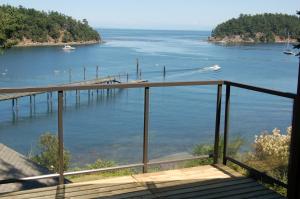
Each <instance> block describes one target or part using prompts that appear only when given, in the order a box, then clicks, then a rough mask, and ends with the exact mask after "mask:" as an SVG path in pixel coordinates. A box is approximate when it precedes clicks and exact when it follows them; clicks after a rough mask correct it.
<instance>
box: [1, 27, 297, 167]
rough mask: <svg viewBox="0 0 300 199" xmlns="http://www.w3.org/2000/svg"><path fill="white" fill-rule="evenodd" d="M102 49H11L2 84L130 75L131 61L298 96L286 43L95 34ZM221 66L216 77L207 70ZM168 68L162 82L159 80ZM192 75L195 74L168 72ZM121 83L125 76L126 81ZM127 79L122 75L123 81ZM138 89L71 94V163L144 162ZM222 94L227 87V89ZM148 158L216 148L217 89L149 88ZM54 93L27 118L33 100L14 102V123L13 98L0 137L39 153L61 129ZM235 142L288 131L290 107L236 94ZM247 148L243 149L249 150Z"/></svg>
mask: <svg viewBox="0 0 300 199" xmlns="http://www.w3.org/2000/svg"><path fill="white" fill-rule="evenodd" d="M99 31H100V32H101V33H102V36H103V38H104V40H105V41H106V43H105V44H102V45H98V44H97V45H86V46H78V47H77V48H76V50H75V51H72V52H64V51H63V50H62V49H61V47H34V48H12V49H9V50H5V51H4V52H2V54H1V55H0V86H1V87H20V86H21V87H23V86H39V85H49V84H56V83H67V82H69V70H70V69H71V70H72V81H77V80H83V67H86V69H87V71H86V72H87V74H86V76H87V79H93V78H95V71H96V66H97V65H98V66H100V76H108V75H119V74H120V75H123V74H125V73H129V80H135V79H136V78H137V77H136V73H135V70H136V65H135V62H136V58H138V59H139V61H140V68H141V70H142V79H145V80H148V81H151V82H156V81H194V80H215V79H226V80H232V81H238V82H243V83H247V84H253V85H257V86H262V87H267V88H273V89H278V90H283V91H289V92H295V90H296V77H297V72H298V71H297V64H298V60H297V58H296V57H293V56H287V55H284V54H283V53H282V51H283V47H284V45H280V44H256V45H235V46H225V45H216V44H212V43H208V42H206V39H207V37H208V36H209V32H202V31H161V30H160V31H157V30H111V29H103V30H99ZM214 64H218V65H219V66H220V67H221V70H219V71H213V70H211V68H209V67H210V66H212V65H214ZM163 66H166V69H167V75H166V77H165V78H164V77H163V75H162V70H163ZM191 68H198V70H190V71H189V70H187V71H174V70H179V69H191ZM122 77H123V76H122ZM122 80H123V81H126V79H125V78H123V79H122ZM143 92H144V91H143V90H142V89H128V90H117V89H116V90H110V91H109V92H107V91H99V93H98V94H97V93H96V91H94V92H93V97H90V99H88V94H87V92H81V98H80V103H78V102H77V103H76V100H75V94H74V92H69V93H67V107H66V109H65V111H64V133H65V146H66V148H67V149H68V150H70V151H71V154H72V161H73V164H74V165H82V164H84V163H89V162H93V161H94V160H95V159H98V158H101V159H109V160H114V161H116V162H120V163H132V162H140V161H141V155H142V134H143V95H144V93H143ZM223 92H225V89H224V90H223ZM150 100H151V102H150V131H149V134H150V135H149V136H150V149H149V150H150V158H151V159H153V158H159V157H162V156H165V155H170V154H175V153H181V152H188V153H189V152H191V151H192V150H193V147H194V146H195V145H196V144H199V143H212V142H213V136H214V124H215V109H216V105H215V104H216V86H201V87H199V86H198V87H176V88H154V89H151V91H150ZM56 105H57V104H56V94H54V105H53V110H52V111H51V110H50V109H49V107H48V106H47V101H46V95H40V96H38V97H37V98H36V105H35V110H34V112H33V113H30V108H29V98H22V99H21V100H19V112H18V117H17V118H16V117H13V114H12V110H11V101H2V102H0V111H1V115H0V140H1V142H2V143H4V144H6V145H8V146H10V147H12V148H14V149H15V150H17V151H19V152H21V153H23V154H27V153H29V152H30V151H31V150H33V151H34V150H35V149H34V146H35V144H36V141H37V139H38V137H39V136H40V135H41V134H42V133H44V132H52V133H55V132H56V131H57V123H56V122H57V117H56V115H57V112H56ZM231 108H232V109H231V128H230V133H231V137H234V136H236V135H241V136H242V137H243V138H245V140H247V144H245V148H247V146H248V148H249V147H250V146H251V142H252V141H253V139H254V135H255V134H258V133H260V132H262V131H265V130H268V131H271V130H272V129H273V128H275V127H278V128H281V129H282V130H283V131H284V130H285V128H286V127H288V126H289V125H290V124H291V108H292V101H291V100H288V99H283V98H280V97H274V96H269V95H265V94H259V93H255V92H248V91H244V90H241V89H233V90H232V106H231ZM246 145H247V146H246Z"/></svg>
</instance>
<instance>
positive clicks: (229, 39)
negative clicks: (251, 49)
mask: <svg viewBox="0 0 300 199" xmlns="http://www.w3.org/2000/svg"><path fill="white" fill-rule="evenodd" d="M260 37H261V35H257V36H256V37H255V39H254V38H249V37H243V36H241V35H232V36H225V37H208V41H209V42H214V43H225V44H226V43H227V44H235V43H270V42H263V41H261V40H260ZM274 38H275V39H274V42H272V43H286V42H288V40H287V39H286V38H282V37H279V36H275V37H274ZM289 42H290V43H296V42H297V40H296V39H289Z"/></svg>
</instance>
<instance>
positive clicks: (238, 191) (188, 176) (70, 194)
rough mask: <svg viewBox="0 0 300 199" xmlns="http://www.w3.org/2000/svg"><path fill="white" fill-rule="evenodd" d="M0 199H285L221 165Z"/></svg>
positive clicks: (12, 194) (46, 190)
mask: <svg viewBox="0 0 300 199" xmlns="http://www.w3.org/2000/svg"><path fill="white" fill-rule="evenodd" d="M0 198H2V199H4V198H7V199H8V198H15V199H24V198H28V199H29V198H34V199H41V198H55V199H58V198H76V199H86V198H100V199H102V198H110V199H117V198H145V199H146V198H171V199H177V198H205V199H209V198H225V199H226V198H230V199H237V198H255V199H260V198H262V199H271V198H272V199H273V198H274V199H275V198H276V199H277V198H284V197H282V196H280V195H278V194H277V193H275V192H273V191H271V190H269V189H267V188H266V187H264V186H262V185H261V184H259V183H257V182H256V181H255V180H253V179H251V178H247V177H244V176H242V175H240V174H239V173H237V172H235V171H233V170H232V169H229V168H228V167H226V166H221V165H213V166H211V165H207V166H199V167H192V168H186V169H178V170H170V171H162V172H156V173H147V174H138V175H132V176H124V177H116V178H108V179H103V180H97V181H90V182H82V183H74V184H67V185H61V186H53V187H47V188H39V189H33V190H27V191H19V192H14V193H8V194H2V195H1V196H0Z"/></svg>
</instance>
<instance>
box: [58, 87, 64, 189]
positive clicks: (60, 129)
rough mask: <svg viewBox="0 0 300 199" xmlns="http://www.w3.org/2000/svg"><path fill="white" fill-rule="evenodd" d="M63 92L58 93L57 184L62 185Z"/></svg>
mask: <svg viewBox="0 0 300 199" xmlns="http://www.w3.org/2000/svg"><path fill="white" fill-rule="evenodd" d="M63 96H64V95H63V91H58V163H59V184H64V135H63Z"/></svg>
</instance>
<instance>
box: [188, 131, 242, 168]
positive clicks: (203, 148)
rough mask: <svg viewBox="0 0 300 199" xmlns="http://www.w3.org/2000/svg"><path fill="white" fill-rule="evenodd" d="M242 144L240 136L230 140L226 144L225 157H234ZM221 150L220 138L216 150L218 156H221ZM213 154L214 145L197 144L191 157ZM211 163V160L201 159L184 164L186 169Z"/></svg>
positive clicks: (222, 140) (222, 147)
mask: <svg viewBox="0 0 300 199" xmlns="http://www.w3.org/2000/svg"><path fill="white" fill-rule="evenodd" d="M243 144H244V139H243V138H242V137H240V136H237V137H235V138H234V139H232V140H231V141H230V142H229V143H228V148H227V151H228V152H227V155H229V156H233V155H236V154H237V153H238V151H239V150H240V148H241V146H242V145H243ZM223 149H224V139H223V138H221V139H220V141H219V148H218V150H219V154H220V156H222V155H223ZM213 152H214V145H212V144H198V145H196V146H195V147H194V149H193V155H195V156H201V155H213ZM220 158H222V157H220ZM212 163H213V161H212V158H203V159H200V160H193V161H189V162H188V163H187V164H186V167H191V166H196V165H207V164H212Z"/></svg>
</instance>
